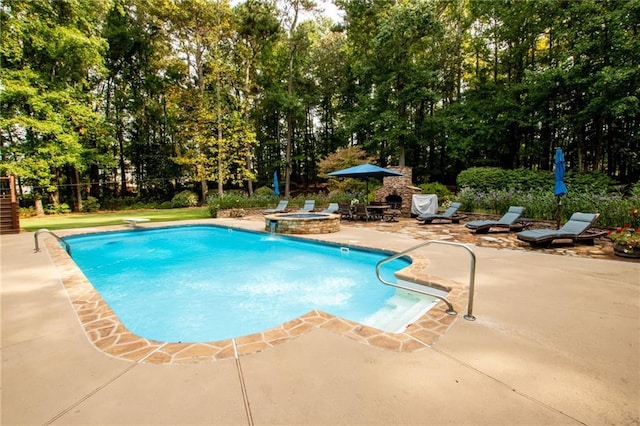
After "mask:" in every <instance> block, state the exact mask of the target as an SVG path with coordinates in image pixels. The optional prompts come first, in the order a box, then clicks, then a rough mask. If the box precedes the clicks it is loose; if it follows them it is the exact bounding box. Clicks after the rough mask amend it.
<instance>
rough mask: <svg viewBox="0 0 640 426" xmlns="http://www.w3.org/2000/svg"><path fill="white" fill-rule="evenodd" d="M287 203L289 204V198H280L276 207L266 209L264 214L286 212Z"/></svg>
mask: <svg viewBox="0 0 640 426" xmlns="http://www.w3.org/2000/svg"><path fill="white" fill-rule="evenodd" d="M287 204H289V200H280V202H279V203H278V205H277V207H276V208H275V209H267V210H264V211H263V212H262V214H272V213H284V212H285V211H287Z"/></svg>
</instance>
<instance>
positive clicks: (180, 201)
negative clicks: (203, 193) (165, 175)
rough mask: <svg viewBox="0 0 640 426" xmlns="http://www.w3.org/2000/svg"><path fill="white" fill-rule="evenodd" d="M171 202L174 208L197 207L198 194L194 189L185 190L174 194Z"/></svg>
mask: <svg viewBox="0 0 640 426" xmlns="http://www.w3.org/2000/svg"><path fill="white" fill-rule="evenodd" d="M171 204H172V205H173V207H174V208H179V207H195V206H197V205H198V195H196V194H195V193H194V192H192V191H188V190H185V191H182V192H179V193H177V194H176V195H174V196H173V198H172V199H171Z"/></svg>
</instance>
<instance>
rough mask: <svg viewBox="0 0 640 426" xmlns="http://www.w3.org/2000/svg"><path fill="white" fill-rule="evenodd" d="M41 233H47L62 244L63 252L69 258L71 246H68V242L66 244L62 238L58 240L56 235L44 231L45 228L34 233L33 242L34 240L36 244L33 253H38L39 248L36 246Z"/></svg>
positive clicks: (46, 230)
mask: <svg viewBox="0 0 640 426" xmlns="http://www.w3.org/2000/svg"><path fill="white" fill-rule="evenodd" d="M42 233H47V234H50V235H53V237H54V238H55V239H56V240H58V241H59V242H61V243H62V244H64V246H65V250H67V254H68V255H69V256H71V246H70V245H69V243H68V242H66V241H65V240H63V239H62V238H60V237H59V236H57V235H56V234H54V233H53V232H51V231H49V230H48V229H45V228H43V229H38V230H37V231H36V233H35V234H34V235H33V239H34V240H35V242H36V249H35V253H37V252H39V251H40V247H39V246H38V235H40V234H42Z"/></svg>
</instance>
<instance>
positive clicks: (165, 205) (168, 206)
mask: <svg viewBox="0 0 640 426" xmlns="http://www.w3.org/2000/svg"><path fill="white" fill-rule="evenodd" d="M176 207H177V206H176ZM181 207H186V206H181ZM159 208H161V209H172V208H174V204H173V201H163V202H162V203H160V206H159Z"/></svg>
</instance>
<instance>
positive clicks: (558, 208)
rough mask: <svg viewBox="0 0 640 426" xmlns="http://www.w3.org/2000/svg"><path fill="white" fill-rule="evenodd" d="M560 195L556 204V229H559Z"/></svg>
mask: <svg viewBox="0 0 640 426" xmlns="http://www.w3.org/2000/svg"><path fill="white" fill-rule="evenodd" d="M561 197H562V196H558V204H557V206H556V229H560V213H561V211H562V198H561Z"/></svg>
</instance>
